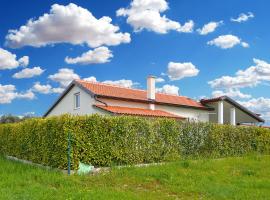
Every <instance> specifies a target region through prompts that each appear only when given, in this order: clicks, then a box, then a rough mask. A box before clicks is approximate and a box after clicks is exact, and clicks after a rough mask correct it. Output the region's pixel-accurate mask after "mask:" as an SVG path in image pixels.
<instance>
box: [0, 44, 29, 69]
mask: <svg viewBox="0 0 270 200" xmlns="http://www.w3.org/2000/svg"><path fill="white" fill-rule="evenodd" d="M16 57H17V56H16V55H15V54H12V53H10V52H9V51H7V50H5V49H2V48H0V70H4V69H15V68H17V67H19V66H27V65H28V63H29V57H28V56H23V57H22V58H20V59H19V60H17V59H16Z"/></svg>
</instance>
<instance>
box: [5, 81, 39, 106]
mask: <svg viewBox="0 0 270 200" xmlns="http://www.w3.org/2000/svg"><path fill="white" fill-rule="evenodd" d="M34 98H35V95H34V93H33V92H32V91H31V90H28V91H26V92H24V93H18V92H17V91H16V87H15V86H14V85H1V84H0V104H8V103H11V102H12V101H13V100H14V99H34Z"/></svg>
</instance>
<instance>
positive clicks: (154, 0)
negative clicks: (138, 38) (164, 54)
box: [116, 0, 194, 34]
mask: <svg viewBox="0 0 270 200" xmlns="http://www.w3.org/2000/svg"><path fill="white" fill-rule="evenodd" d="M168 9H169V6H168V3H167V1H166V0H133V1H132V2H131V4H130V6H129V8H120V9H119V10H117V12H116V14H117V16H123V17H127V23H128V24H130V25H131V26H132V27H133V29H134V31H135V32H139V31H142V30H144V29H146V30H148V31H154V32H156V33H160V34H165V33H167V32H169V31H170V30H175V31H178V32H186V33H189V32H192V31H193V26H194V22H193V21H188V22H186V23H185V24H184V25H183V26H181V24H180V23H179V22H176V21H173V20H171V19H169V18H167V17H166V15H162V16H161V13H162V12H164V11H166V10H168Z"/></svg>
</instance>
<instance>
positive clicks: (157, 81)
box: [156, 77, 165, 83]
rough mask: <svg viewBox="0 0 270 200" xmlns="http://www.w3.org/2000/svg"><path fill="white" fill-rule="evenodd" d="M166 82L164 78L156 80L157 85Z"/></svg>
mask: <svg viewBox="0 0 270 200" xmlns="http://www.w3.org/2000/svg"><path fill="white" fill-rule="evenodd" d="M163 82H165V80H164V78H161V77H158V78H156V83H163Z"/></svg>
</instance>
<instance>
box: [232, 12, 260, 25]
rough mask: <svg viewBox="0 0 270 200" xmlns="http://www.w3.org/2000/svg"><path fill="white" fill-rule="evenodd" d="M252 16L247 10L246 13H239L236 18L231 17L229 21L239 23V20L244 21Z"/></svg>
mask: <svg viewBox="0 0 270 200" xmlns="http://www.w3.org/2000/svg"><path fill="white" fill-rule="evenodd" d="M254 17H255V16H254V14H253V13H252V12H248V13H247V14H245V13H241V14H240V15H239V16H238V17H237V18H231V21H232V22H238V23H241V22H246V21H248V20H249V19H252V18H254Z"/></svg>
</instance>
